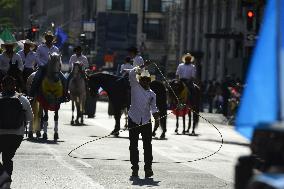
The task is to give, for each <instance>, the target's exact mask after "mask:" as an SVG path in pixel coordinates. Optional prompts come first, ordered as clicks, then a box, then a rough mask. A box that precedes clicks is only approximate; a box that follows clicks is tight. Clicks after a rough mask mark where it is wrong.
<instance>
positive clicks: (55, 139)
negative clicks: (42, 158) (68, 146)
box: [54, 133, 59, 141]
mask: <svg viewBox="0 0 284 189" xmlns="http://www.w3.org/2000/svg"><path fill="white" fill-rule="evenodd" d="M58 139H59V136H58V133H54V141H57V140H58Z"/></svg>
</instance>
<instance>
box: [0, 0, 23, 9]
mask: <svg viewBox="0 0 284 189" xmlns="http://www.w3.org/2000/svg"><path fill="white" fill-rule="evenodd" d="M18 2H19V1H18V0H0V7H1V8H2V9H13V8H15V7H16V6H17V3H18Z"/></svg>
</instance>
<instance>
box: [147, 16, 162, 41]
mask: <svg viewBox="0 0 284 189" xmlns="http://www.w3.org/2000/svg"><path fill="white" fill-rule="evenodd" d="M144 33H146V36H147V39H154V40H162V39H164V32H163V25H162V20H161V19H145V20H144Z"/></svg>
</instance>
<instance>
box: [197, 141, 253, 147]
mask: <svg viewBox="0 0 284 189" xmlns="http://www.w3.org/2000/svg"><path fill="white" fill-rule="evenodd" d="M198 140H200V141H208V142H217V143H221V141H220V140H214V139H198ZM223 144H232V145H239V146H247V147H249V145H250V144H249V143H245V142H234V141H225V140H224V141H223Z"/></svg>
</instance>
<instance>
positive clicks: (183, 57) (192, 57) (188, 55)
mask: <svg viewBox="0 0 284 189" xmlns="http://www.w3.org/2000/svg"><path fill="white" fill-rule="evenodd" d="M187 57H189V58H190V62H193V61H194V59H195V58H194V56H192V55H191V54H190V53H186V54H185V55H183V56H182V58H181V61H182V62H185V59H186V58H187Z"/></svg>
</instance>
